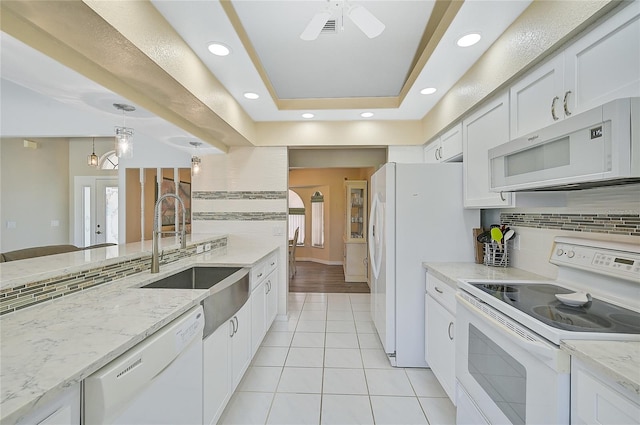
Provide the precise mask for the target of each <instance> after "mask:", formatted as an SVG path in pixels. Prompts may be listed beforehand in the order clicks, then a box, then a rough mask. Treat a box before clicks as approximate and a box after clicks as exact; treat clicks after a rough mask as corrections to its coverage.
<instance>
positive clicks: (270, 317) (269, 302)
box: [264, 270, 278, 332]
mask: <svg viewBox="0 0 640 425" xmlns="http://www.w3.org/2000/svg"><path fill="white" fill-rule="evenodd" d="M264 290H265V293H266V320H265V332H266V331H268V330H269V328H271V324H272V323H273V321H274V320H275V319H276V315H277V314H278V271H277V270H274V271H273V272H271V274H270V275H269V276H267V281H266V284H265V288H264Z"/></svg>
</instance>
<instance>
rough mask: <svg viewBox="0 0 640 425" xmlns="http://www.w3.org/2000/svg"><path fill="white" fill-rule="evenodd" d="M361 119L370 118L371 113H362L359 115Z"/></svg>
mask: <svg viewBox="0 0 640 425" xmlns="http://www.w3.org/2000/svg"><path fill="white" fill-rule="evenodd" d="M360 116H361V117H362V118H371V117H372V116H373V112H363V113H361V114H360Z"/></svg>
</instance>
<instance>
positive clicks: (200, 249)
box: [196, 245, 204, 254]
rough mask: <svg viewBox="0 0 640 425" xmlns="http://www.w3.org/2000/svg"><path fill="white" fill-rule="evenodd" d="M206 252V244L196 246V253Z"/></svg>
mask: <svg viewBox="0 0 640 425" xmlns="http://www.w3.org/2000/svg"><path fill="white" fill-rule="evenodd" d="M203 252H204V245H198V246H197V247H196V254H202V253H203Z"/></svg>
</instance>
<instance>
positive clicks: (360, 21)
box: [347, 5, 385, 38]
mask: <svg viewBox="0 0 640 425" xmlns="http://www.w3.org/2000/svg"><path fill="white" fill-rule="evenodd" d="M347 16H348V17H349V19H351V20H352V21H353V23H354V24H356V25H357V26H358V28H360V30H362V32H363V33H365V34H366V36H367V37H369V38H375V37H377V36H379V35H380V34H382V31H384V28H385V26H384V24H383V23H382V22H380V21H379V20H378V18H376V17H375V16H373V14H372V13H371V12H369V11H368V10H367V9H366V8H364V7H363V6H360V5H356V6H353V7H352V8H351V9H349V12H348V13H347Z"/></svg>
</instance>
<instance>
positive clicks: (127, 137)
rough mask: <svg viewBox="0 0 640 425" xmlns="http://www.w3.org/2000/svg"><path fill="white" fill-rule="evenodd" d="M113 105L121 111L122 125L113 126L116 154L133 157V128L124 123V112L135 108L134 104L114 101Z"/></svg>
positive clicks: (119, 156)
mask: <svg viewBox="0 0 640 425" xmlns="http://www.w3.org/2000/svg"><path fill="white" fill-rule="evenodd" d="M113 106H114V107H115V108H116V109H118V110H120V111H122V127H117V126H116V127H115V131H116V155H117V156H118V158H132V157H133V128H128V127H127V126H126V125H125V124H126V122H125V112H133V111H135V110H136V108H135V107H134V106H131V105H127V104H125V103H114V104H113Z"/></svg>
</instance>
